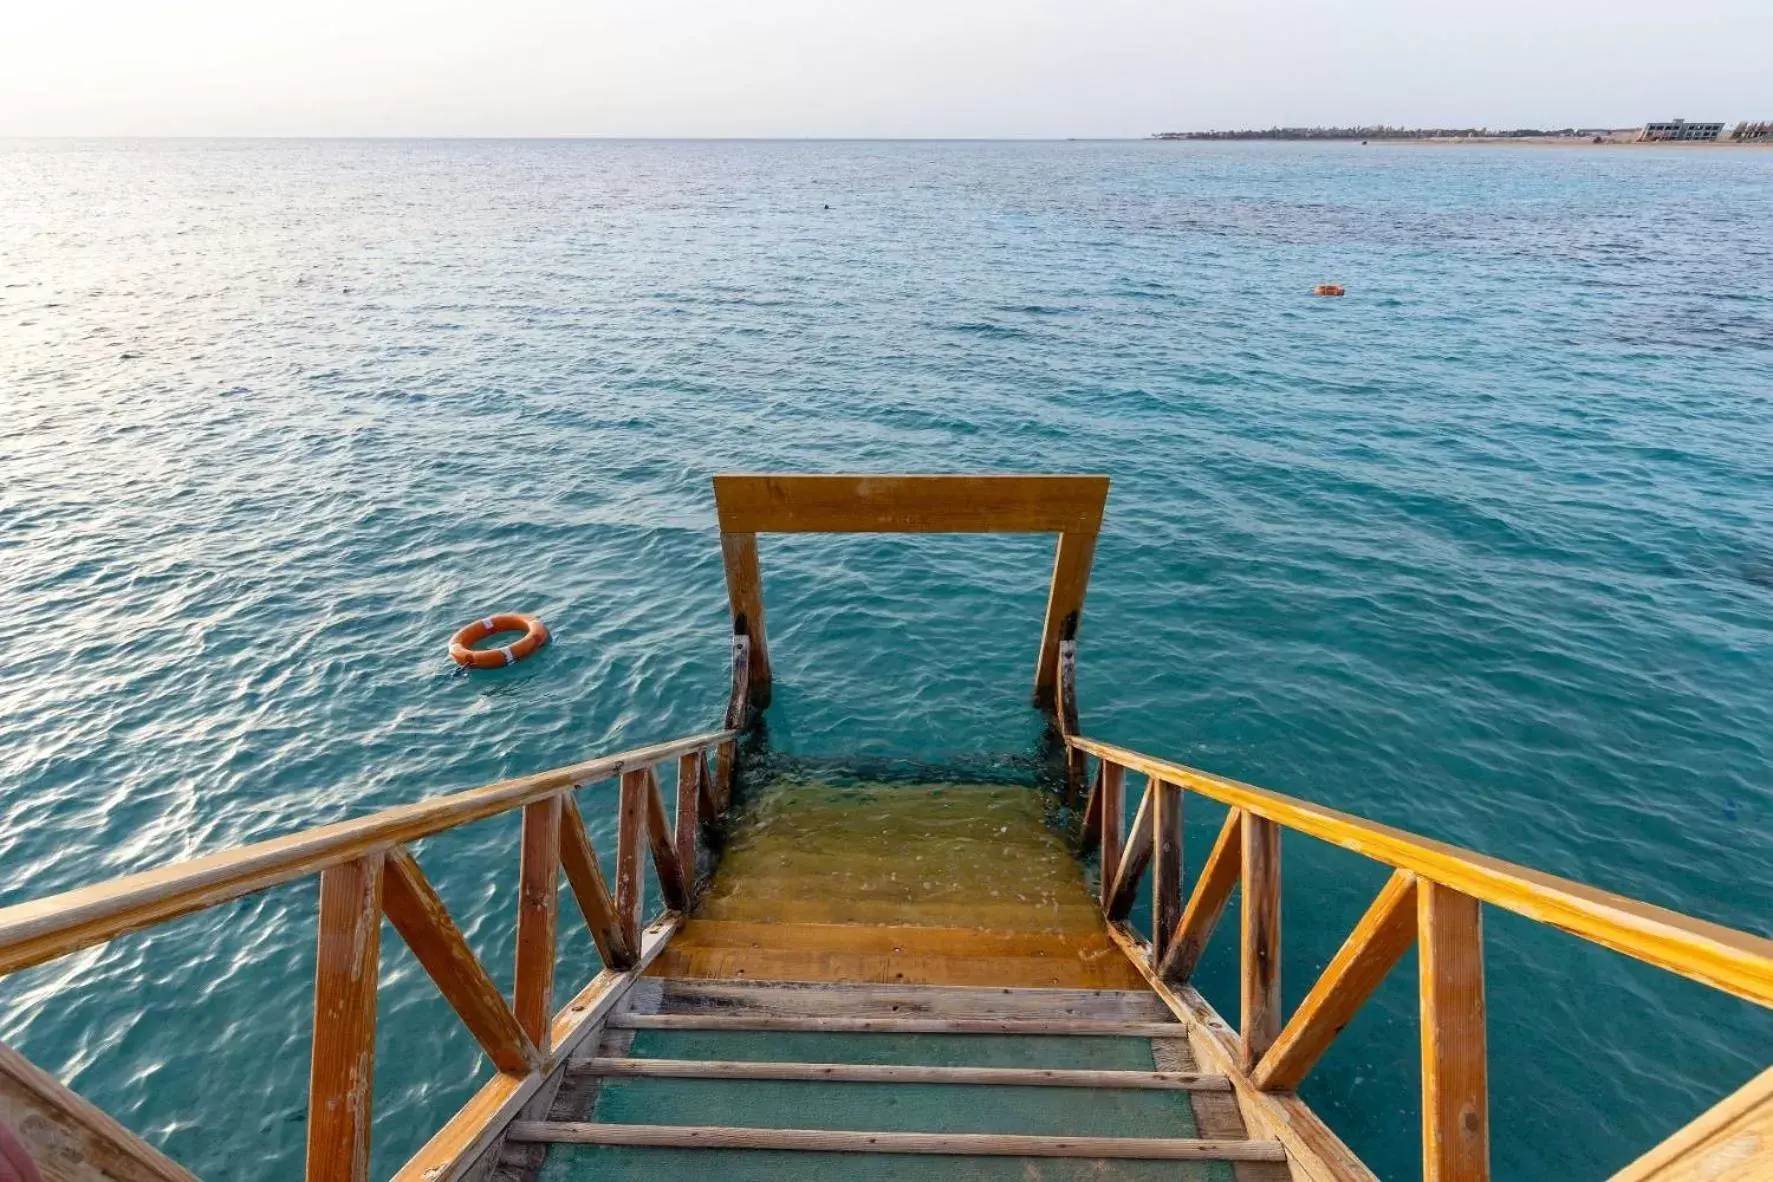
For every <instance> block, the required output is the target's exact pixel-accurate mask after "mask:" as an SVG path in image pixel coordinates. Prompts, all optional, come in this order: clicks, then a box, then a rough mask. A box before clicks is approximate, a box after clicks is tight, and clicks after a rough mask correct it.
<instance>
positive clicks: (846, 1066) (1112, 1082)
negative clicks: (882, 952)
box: [574, 1058, 1231, 1092]
mask: <svg viewBox="0 0 1773 1182" xmlns="http://www.w3.org/2000/svg"><path fill="white" fill-rule="evenodd" d="M574 1069H575V1070H577V1071H582V1072H584V1073H586V1074H590V1075H602V1076H640V1077H657V1078H667V1079H763V1080H808V1081H818V1082H829V1083H898V1084H976V1085H995V1086H1011V1087H1054V1088H1124V1089H1129V1090H1150V1091H1197V1092H1229V1091H1230V1090H1231V1081H1230V1080H1229V1079H1227V1078H1226V1077H1225V1076H1223V1075H1205V1074H1201V1073H1198V1072H1192V1071H1114V1070H1107V1071H1099V1070H1078V1069H1072V1070H1065V1069H1059V1068H1040V1067H1032V1068H1031V1067H923V1066H911V1065H907V1064H893V1063H793V1062H779V1061H772V1062H758V1061H755V1060H733V1059H632V1058H598V1059H592V1060H590V1061H588V1062H585V1063H583V1064H578V1063H575V1064H574Z"/></svg>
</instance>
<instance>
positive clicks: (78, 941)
mask: <svg viewBox="0 0 1773 1182" xmlns="http://www.w3.org/2000/svg"><path fill="white" fill-rule="evenodd" d="M730 737H731V732H729V731H716V732H712V733H709V734H703V735H695V736H692V737H690V738H687V739H677V740H674V741H672V742H669V743H660V744H658V745H656V746H653V747H641V748H636V749H635V750H632V751H624V752H621V753H619V754H616V755H608V756H603V757H601V758H598V759H592V760H587V761H585V762H582V763H576V764H571V765H569V766H567V767H563V768H556V769H554V770H553V771H548V772H542V773H540V774H539V775H534V776H524V777H522V778H520V779H516V780H505V781H502V782H500V783H497V784H489V785H487V786H485V787H483V788H475V789H472V790H470V791H467V792H458V793H455V794H453V795H450V796H441V797H437V798H436V799H433V800H425V801H420V802H418V803H416V804H409V805H402V806H400V807H398V808H391V809H385V810H383V811H382V812H379V813H374V814H372V815H370V816H368V817H362V818H359V819H357V820H354V821H342V822H340V823H338V824H336V825H324V826H321V827H319V828H317V829H309V830H305V831H304V832H301V833H295V834H291V835H289V836H287V837H278V838H273V839H271V840H270V841H262V842H256V843H254V844H252V845H246V846H241V847H238V848H236V849H231V850H224V851H222V852H220V853H215V854H209V855H206V856H204V857H201V858H193V859H191V860H190V861H186V862H175V863H173V864H171V865H169V866H162V867H160V868H158V869H155V870H149V871H145V872H143V873H141V874H131V875H126V876H125V877H123V878H117V879H112V880H111V881H109V882H103V883H97V884H95V885H93V886H86V887H78V888H76V889H74V890H71V891H64V892H62V893H61V894H57V895H50V896H47V897H45V898H42V899H36V900H33V901H31V902H28V903H18V904H14V905H13V906H11V907H6V908H0V974H5V973H11V972H16V971H17V970H19V969H22V968H27V967H29V966H31V965H34V964H41V963H43V962H44V961H47V960H53V959H55V958H56V957H58V956H63V955H65V954H67V953H69V952H74V951H76V950H78V949H81V948H86V947H89V946H90V945H93V944H99V943H103V942H104V941H106V940H109V939H110V938H111V937H113V936H116V935H119V934H121V933H123V932H130V931H135V930H136V929H138V928H144V927H149V926H152V925H153V924H157V923H161V922H164V921H165V920H169V919H173V918H175V917H177V916H180V915H185V914H188V913H189V912H192V911H198V910H201V909H203V908H205V907H212V906H214V905H216V904H218V903H225V902H227V901H228V900H230V899H237V898H239V897H240V896H242V895H247V894H251V893H253V892H254V891H261V890H264V889H265V888H267V887H272V886H276V885H278V884H280V883H285V882H289V881H291V880H293V879H297V878H302V877H305V876H307V875H310V874H314V873H316V872H318V871H320V870H324V869H325V868H327V867H329V866H335V865H338V864H340V863H343V862H349V861H351V860H352V859H354V858H358V857H361V856H363V855H364V854H366V853H370V852H373V851H379V850H382V849H385V848H387V847H388V846H392V845H403V844H406V843H407V842H410V841H414V840H417V839H418V838H421V837H426V836H429V835H431V834H434V833H441V832H443V831H444V830H446V829H453V828H455V827H456V826H458V825H466V824H468V823H469V822H472V821H478V820H482V819H484V818H486V817H491V816H496V815H497V814H499V813H503V812H507V811H509V810H511V809H514V808H518V807H521V806H522V805H525V804H528V803H530V802H531V801H535V800H540V799H542V798H543V797H546V796H551V795H554V794H556V793H559V792H561V791H564V790H566V789H568V788H571V787H573V786H576V785H579V784H586V783H590V782H591V781H594V780H603V779H608V778H610V777H612V776H616V775H620V774H622V773H623V772H625V771H629V770H633V769H636V768H646V767H651V766H653V765H654V764H657V763H661V762H663V761H665V760H667V759H675V758H677V757H678V756H679V755H682V754H684V753H685V752H688V751H696V750H702V749H706V748H708V747H712V746H714V745H716V744H718V743H719V742H721V741H722V740H723V739H726V738H730Z"/></svg>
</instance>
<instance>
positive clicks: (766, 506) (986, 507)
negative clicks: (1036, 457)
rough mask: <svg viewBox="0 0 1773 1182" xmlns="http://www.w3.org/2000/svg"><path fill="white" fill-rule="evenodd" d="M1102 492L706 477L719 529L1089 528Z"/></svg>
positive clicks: (1063, 486)
mask: <svg viewBox="0 0 1773 1182" xmlns="http://www.w3.org/2000/svg"><path fill="white" fill-rule="evenodd" d="M1107 500H1108V477H1106V476H1025V475H1012V476H950V475H922V474H920V475H895V474H879V475H875V474H867V475H863V474H851V475H831V476H827V475H777V476H752V475H736V474H735V475H725V474H723V475H720V476H716V477H715V478H714V504H715V509H716V512H717V513H718V514H719V517H720V531H721V532H722V533H723V534H769V533H873V534H880V533H914V534H927V533H962V534H996V533H1037V534H1043V533H1066V532H1071V533H1086V534H1095V533H1096V531H1097V530H1099V529H1100V528H1101V524H1102V509H1103V506H1104V504H1105V503H1106V502H1107ZM1061 614H1063V613H1061Z"/></svg>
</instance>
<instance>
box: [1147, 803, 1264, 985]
mask: <svg viewBox="0 0 1773 1182" xmlns="http://www.w3.org/2000/svg"><path fill="white" fill-rule="evenodd" d="M1243 817H1244V815H1243V813H1242V812H1240V811H1239V810H1237V809H1232V810H1231V811H1230V812H1229V813H1227V814H1225V824H1223V825H1221V826H1220V827H1219V836H1218V838H1217V839H1216V840H1215V841H1214V842H1213V852H1212V853H1210V854H1208V855H1207V864H1206V865H1205V866H1202V867H1201V871H1200V880H1199V881H1198V882H1196V883H1195V884H1194V893H1193V894H1191V895H1189V896H1188V906H1187V907H1185V908H1184V909H1183V911H1182V918H1181V919H1180V920H1178V921H1177V923H1176V927H1175V930H1174V931H1173V932H1171V933H1170V938H1169V940H1168V942H1167V943H1166V945H1165V948H1164V955H1163V960H1162V961H1160V962H1159V963H1158V969H1157V971H1158V974H1159V975H1160V976H1161V977H1163V978H1164V979H1165V980H1166V981H1186V980H1188V978H1189V977H1191V976H1193V975H1194V970H1195V966H1196V965H1198V964H1200V956H1201V953H1202V952H1204V951H1206V947H1207V941H1208V940H1210V939H1212V936H1213V929H1214V928H1216V927H1218V926H1219V917H1220V916H1221V915H1223V914H1224V913H1225V904H1226V903H1228V902H1230V900H1231V892H1232V889H1233V888H1234V887H1236V886H1237V882H1238V876H1239V875H1240V874H1242V872H1243V861H1244V849H1243Z"/></svg>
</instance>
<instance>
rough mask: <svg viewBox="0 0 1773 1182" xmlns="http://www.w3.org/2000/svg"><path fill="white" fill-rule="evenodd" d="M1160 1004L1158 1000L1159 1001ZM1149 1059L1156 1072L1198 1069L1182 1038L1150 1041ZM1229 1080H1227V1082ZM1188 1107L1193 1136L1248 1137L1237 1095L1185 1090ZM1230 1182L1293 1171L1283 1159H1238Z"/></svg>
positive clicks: (1280, 1180) (1268, 1181)
mask: <svg viewBox="0 0 1773 1182" xmlns="http://www.w3.org/2000/svg"><path fill="white" fill-rule="evenodd" d="M1159 1004H1161V1003H1159ZM1151 1062H1152V1065H1153V1066H1154V1067H1156V1068H1157V1069H1158V1070H1159V1071H1184V1072H1189V1071H1198V1070H1199V1065H1198V1064H1197V1063H1196V1062H1195V1060H1194V1048H1193V1047H1191V1046H1189V1045H1188V1040H1187V1039H1186V1038H1154V1039H1152V1040H1151ZM1227 1082H1229V1081H1227ZM1187 1100H1188V1107H1189V1109H1190V1110H1191V1111H1192V1112H1193V1113H1194V1135H1195V1136H1197V1137H1205V1138H1206V1139H1207V1140H1209V1141H1241V1140H1244V1139H1246V1138H1248V1136H1249V1130H1248V1128H1247V1127H1246V1126H1245V1125H1244V1118H1243V1114H1242V1113H1240V1112H1239V1111H1238V1107H1237V1096H1236V1095H1234V1094H1232V1093H1231V1092H1229V1091H1226V1092H1189V1093H1188V1096H1187ZM1231 1178H1232V1182H1293V1171H1292V1170H1291V1169H1289V1168H1288V1166H1287V1163H1286V1162H1284V1161H1263V1162H1256V1161H1240V1162H1235V1163H1233V1165H1232V1167H1231Z"/></svg>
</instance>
